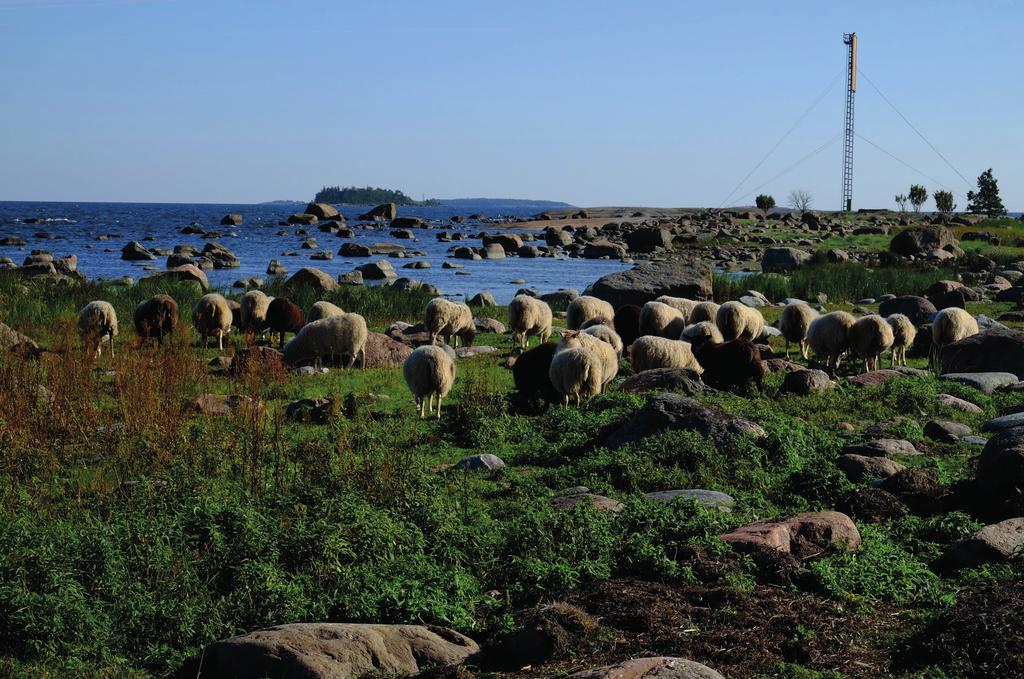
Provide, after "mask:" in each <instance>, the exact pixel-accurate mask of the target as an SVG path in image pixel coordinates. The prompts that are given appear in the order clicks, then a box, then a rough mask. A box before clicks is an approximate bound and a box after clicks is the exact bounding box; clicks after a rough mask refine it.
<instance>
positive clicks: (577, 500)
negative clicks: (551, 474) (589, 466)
mask: <svg viewBox="0 0 1024 679" xmlns="http://www.w3.org/2000/svg"><path fill="white" fill-rule="evenodd" d="M584 503H585V504H588V505H590V507H591V508H593V509H594V511H598V512H610V513H612V514H618V513H619V512H621V511H622V509H623V505H622V503H621V502H619V501H618V500H613V499H611V498H609V497H605V496H604V495H595V494H593V493H589V492H582V493H573V494H571V495H561V496H559V497H555V498H551V506H552V507H554V508H555V509H557V510H559V511H568V510H570V509H572V508H573V507H575V506H576V505H578V504H584Z"/></svg>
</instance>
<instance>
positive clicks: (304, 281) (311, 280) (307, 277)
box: [285, 266, 338, 292]
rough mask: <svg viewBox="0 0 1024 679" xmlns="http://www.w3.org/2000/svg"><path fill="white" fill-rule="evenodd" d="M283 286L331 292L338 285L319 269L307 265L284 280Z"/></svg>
mask: <svg viewBox="0 0 1024 679" xmlns="http://www.w3.org/2000/svg"><path fill="white" fill-rule="evenodd" d="M285 287H287V288H304V287H310V288H313V289H314V290H316V291H317V292H331V291H332V290H334V289H336V288H337V287H338V283H337V282H336V281H335V280H334V279H333V278H331V276H329V275H328V274H326V273H324V272H323V271H321V270H320V269H314V268H313V267H311V266H307V267H304V268H302V269H299V270H298V271H296V272H295V273H293V274H292V276H291V278H289V279H288V280H287V281H285Z"/></svg>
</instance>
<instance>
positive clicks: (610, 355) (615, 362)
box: [555, 330, 619, 390]
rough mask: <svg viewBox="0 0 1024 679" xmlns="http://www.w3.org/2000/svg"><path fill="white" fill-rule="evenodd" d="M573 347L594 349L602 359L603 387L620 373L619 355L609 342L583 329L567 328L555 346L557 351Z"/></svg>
mask: <svg viewBox="0 0 1024 679" xmlns="http://www.w3.org/2000/svg"><path fill="white" fill-rule="evenodd" d="M573 347H584V348H586V349H590V350H591V351H593V352H594V353H595V354H596V355H597V357H598V358H599V359H601V389H602V390H604V388H605V387H606V386H607V385H608V383H609V382H611V381H612V380H613V379H615V376H616V375H618V374H619V356H618V354H616V353H615V349H614V348H613V347H612V345H610V344H608V343H607V342H605V341H603V340H600V339H598V338H597V337H594V336H593V335H589V334H587V333H585V332H583V331H581V330H567V331H566V332H563V333H562V339H561V341H560V342H559V343H558V346H557V347H555V353H556V354H557V353H558V352H559V351H565V350H566V349H571V348H573Z"/></svg>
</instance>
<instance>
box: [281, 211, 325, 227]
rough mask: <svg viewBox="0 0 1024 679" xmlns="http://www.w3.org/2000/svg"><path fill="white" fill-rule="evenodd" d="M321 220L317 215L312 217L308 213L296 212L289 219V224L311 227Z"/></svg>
mask: <svg viewBox="0 0 1024 679" xmlns="http://www.w3.org/2000/svg"><path fill="white" fill-rule="evenodd" d="M318 221H320V219H319V218H318V217H317V216H316V215H311V214H308V213H306V212H296V213H295V214H293V215H292V216H290V217H288V223H289V224H303V225H305V226H310V225H312V224H316V223H317V222H318Z"/></svg>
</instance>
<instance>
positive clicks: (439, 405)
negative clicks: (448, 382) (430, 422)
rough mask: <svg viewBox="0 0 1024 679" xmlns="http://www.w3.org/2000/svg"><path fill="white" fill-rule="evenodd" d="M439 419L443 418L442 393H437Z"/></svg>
mask: <svg viewBox="0 0 1024 679" xmlns="http://www.w3.org/2000/svg"><path fill="white" fill-rule="evenodd" d="M437 419H439V420H440V419H441V394H438V395H437Z"/></svg>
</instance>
